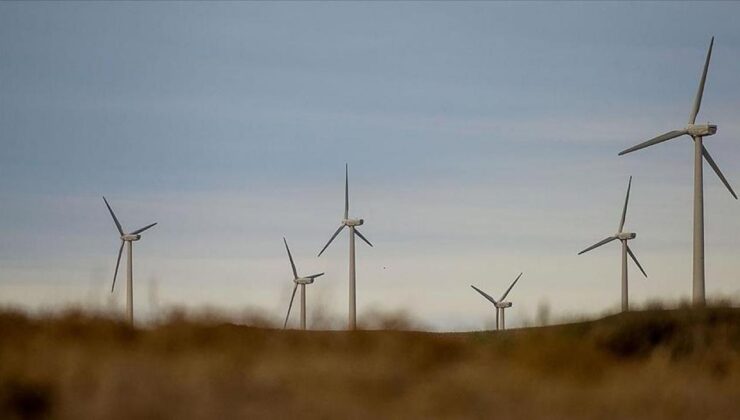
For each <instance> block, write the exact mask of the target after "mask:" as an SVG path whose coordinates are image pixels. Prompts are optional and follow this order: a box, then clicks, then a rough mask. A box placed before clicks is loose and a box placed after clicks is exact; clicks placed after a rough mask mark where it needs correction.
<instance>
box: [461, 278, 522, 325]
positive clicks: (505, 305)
mask: <svg viewBox="0 0 740 420" xmlns="http://www.w3.org/2000/svg"><path fill="white" fill-rule="evenodd" d="M522 274H524V273H519V275H518V276H516V278H515V279H514V282H513V283H511V286H509V288H508V289H506V292H504V294H503V295H502V296H501V298H500V299H499V300H498V302H497V301H496V299H494V298H492V297H491V296H489V295H488V293H486V292H484V291H483V290H481V289H479V288H477V287H475V286H473V285H472V284H471V285H470V287H472V288H473V289H475V291H476V292H478V293H480V294H481V295H483V297H484V298H486V299H488V300H489V301H490V302H491V303H493V306H495V307H496V330H497V331H498V330H505V329H506V322H505V317H504V310H505V309H506V308H511V302H505V301H504V299H506V296H507V295H508V294H509V292H510V291H511V289H512V288H513V287H514V285H515V284H516V282H517V281H519V277H521V276H522ZM499 312H500V320H499Z"/></svg>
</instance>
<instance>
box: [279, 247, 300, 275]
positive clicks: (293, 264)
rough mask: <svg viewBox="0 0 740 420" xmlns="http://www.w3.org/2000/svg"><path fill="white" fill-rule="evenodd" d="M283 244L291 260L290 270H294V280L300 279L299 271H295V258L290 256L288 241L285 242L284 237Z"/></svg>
mask: <svg viewBox="0 0 740 420" xmlns="http://www.w3.org/2000/svg"><path fill="white" fill-rule="evenodd" d="M283 242H284V243H285V250H286V251H288V258H289V259H290V268H292V269H293V278H294V279H297V278H298V271H297V270H296V269H295V263H294V262H293V256H292V255H290V248H288V241H286V240H285V237H283Z"/></svg>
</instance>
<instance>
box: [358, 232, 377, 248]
mask: <svg viewBox="0 0 740 420" xmlns="http://www.w3.org/2000/svg"><path fill="white" fill-rule="evenodd" d="M355 233H356V234H357V236H359V237H360V239H362V240H363V241H365V243H366V244H368V245H370V246H373V244H371V243H370V241H368V240H367V238H366V237H364V236H362V234H361V233H360V231H359V230H357V228H355Z"/></svg>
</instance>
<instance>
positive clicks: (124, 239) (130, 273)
mask: <svg viewBox="0 0 740 420" xmlns="http://www.w3.org/2000/svg"><path fill="white" fill-rule="evenodd" d="M103 201H105V206H106V207H108V211H109V212H110V215H111V216H112V217H113V222H114V223H115V224H116V229H118V233H119V234H121V248H120V249H119V250H118V259H117V260H116V271H114V272H113V284H112V285H111V288H110V292H111V293H113V289H114V288H115V287H116V277H117V276H118V266H119V265H121V255H122V254H123V245H124V244H125V245H126V253H127V254H128V263H127V264H126V318H127V319H128V322H129V323H130V324H133V323H134V269H133V264H134V256H133V246H132V243H133V242H134V241H138V240H139V239H141V233H142V232H144V231H145V230H147V229H149V228H151V227H153V226H154V225H156V223H152V224H151V225H147V226H144V227H143V228H141V229H136V230H135V231H133V232H131V233H124V232H123V228H122V227H121V223H120V222H119V221H118V218H117V217H116V214H115V213H113V209H112V208H111V207H110V204H108V200H106V199H105V197H103Z"/></svg>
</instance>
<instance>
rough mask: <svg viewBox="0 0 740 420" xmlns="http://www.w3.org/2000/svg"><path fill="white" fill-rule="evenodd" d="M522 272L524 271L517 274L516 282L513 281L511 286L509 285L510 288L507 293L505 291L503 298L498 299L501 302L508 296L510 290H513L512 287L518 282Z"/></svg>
mask: <svg viewBox="0 0 740 420" xmlns="http://www.w3.org/2000/svg"><path fill="white" fill-rule="evenodd" d="M522 274H524V273H519V275H518V276H516V278H515V279H514V282H513V283H511V286H509V288H508V289H506V293H504V295H503V296H501V299H499V300H498V301H499V302H503V301H504V299H506V296H507V295H508V294H509V292H510V291H511V289H512V288H513V287H514V285H515V284H516V282H518V281H519V277H521V276H522Z"/></svg>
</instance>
